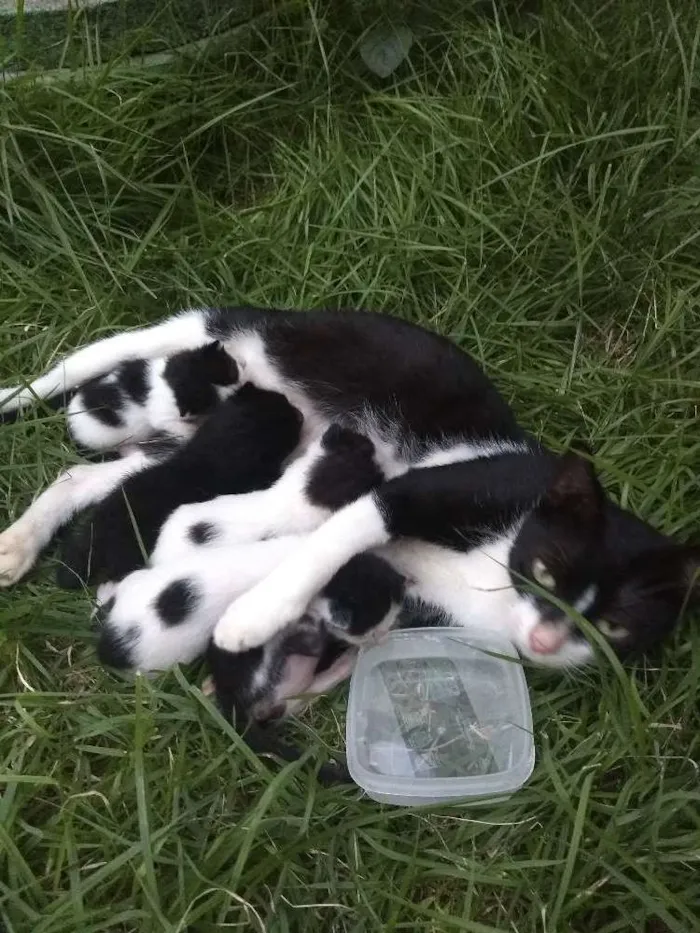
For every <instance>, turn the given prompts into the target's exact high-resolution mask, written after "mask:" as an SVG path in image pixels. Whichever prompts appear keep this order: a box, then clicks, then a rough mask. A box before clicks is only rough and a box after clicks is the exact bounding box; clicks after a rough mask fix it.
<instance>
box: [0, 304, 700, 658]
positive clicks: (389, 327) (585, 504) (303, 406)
mask: <svg viewBox="0 0 700 933" xmlns="http://www.w3.org/2000/svg"><path fill="white" fill-rule="evenodd" d="M212 340H218V341H221V342H222V344H223V346H224V347H225V349H226V351H227V352H228V353H229V354H230V355H231V356H232V357H233V358H234V360H235V361H236V363H237V365H238V369H239V372H240V379H241V381H243V382H246V381H248V382H252V383H254V384H255V385H257V386H260V387H261V388H266V389H273V390H277V391H279V392H282V393H284V394H285V395H286V396H287V397H288V398H289V399H290V401H291V402H292V403H293V404H294V405H295V406H296V407H297V408H298V409H299V410H300V411H301V412H302V413H303V415H304V419H305V437H304V443H303V445H302V448H301V449H300V450H299V451H298V454H299V456H300V457H302V458H303V457H304V451H305V449H306V447H309V446H310V445H311V447H313V445H312V444H311V442H312V441H314V440H317V439H318V437H319V436H320V435H321V434H322V432H323V431H324V430H325V429H326V428H327V427H328V426H329V425H330V424H331V423H332V422H334V421H340V422H343V423H346V424H348V423H349V424H351V425H352V426H353V427H355V428H356V429H358V430H360V431H362V432H363V433H365V434H366V435H368V436H369V437H370V438H371V440H372V441H373V442H374V444H375V448H376V450H377V459H378V461H379V464H380V466H381V468H382V470H383V473H384V475H385V476H386V477H387V480H386V481H385V482H384V483H382V484H380V485H379V486H377V487H376V488H375V489H374V490H373V491H372V492H371V493H370V494H368V495H366V496H363V497H362V498H360V499H358V500H356V501H355V502H353V503H351V504H350V505H347V506H344V507H343V508H341V509H340V510H338V511H336V512H334V514H332V515H331V514H330V513H331V512H332V511H333V502H334V499H335V498H336V497H335V495H334V492H335V491H334V490H333V489H332V488H329V487H327V486H325V487H324V484H323V481H322V478H321V480H319V478H318V475H317V474H316V473H314V474H313V475H314V477H315V479H314V483H313V484H310V482H309V481H307V480H308V476H310V475H312V474H311V473H309V474H308V476H307V478H306V479H305V473H304V470H303V468H302V469H300V468H299V463H297V465H296V467H295V471H294V475H295V476H296V477H298V479H297V480H295V481H294V482H286V483H285V477H283V478H282V480H280V481H279V483H278V484H276V485H275V486H273V487H272V488H271V489H270V490H268V491H264V492H258V493H250V494H248V495H245V496H236V497H227V501H226V502H225V503H222V502H217V503H216V504H215V505H209V504H207V503H204V504H202V505H197V506H188V507H186V512H185V519H183V518H182V516H179V517H178V513H175V516H174V517H173V519H174V520H179V521H180V524H182V521H183V520H184V521H185V523H187V522H189V521H192V522H194V521H205V520H211V521H216V520H225V521H226V523H227V525H229V527H231V526H234V527H240V529H241V537H242V538H245V537H249V538H255V537H265V536H270V535H274V534H281V533H291V532H297V531H303V532H310V533H309V534H308V536H307V537H306V539H305V540H304V543H303V545H301V546H300V547H299V548H298V550H297V551H296V552H295V553H294V554H293V555H290V556H289V557H287V558H286V559H285V560H284V561H283V562H282V563H281V564H280V566H279V567H277V568H276V569H275V570H273V571H272V573H271V574H270V575H269V576H268V577H267V578H266V579H265V580H263V581H262V583H260V584H258V585H257V586H255V587H254V588H253V589H252V590H250V591H249V592H247V593H246V594H244V595H243V596H241V597H240V598H239V599H238V600H236V602H234V603H233V604H232V605H231V606H230V607H229V609H228V610H227V611H226V613H225V614H224V615H223V617H222V618H221V620H220V621H219V623H218V625H217V627H216V630H215V633H214V640H215V643H216V644H217V645H218V646H219V647H221V648H223V649H226V650H229V651H241V650H245V649H248V648H251V647H254V646H256V645H259V644H262V643H264V642H266V641H267V640H268V639H269V638H271V637H272V636H273V635H274V634H275V633H276V632H277V631H279V630H280V629H281V628H283V627H284V626H285V625H286V624H288V623H289V622H292V621H294V620H296V619H298V618H299V617H300V616H301V615H302V614H303V612H304V610H305V608H306V606H307V605H308V603H309V602H310V600H311V599H312V598H313V597H314V596H315V595H316V594H317V593H318V592H319V591H320V589H321V588H322V587H323V586H324V585H325V584H326V583H327V582H328V581H329V580H330V578H331V577H332V576H333V574H334V573H335V572H336V571H337V570H338V569H339V568H340V567H341V566H342V565H343V564H345V563H346V561H348V560H349V559H350V558H351V557H352V556H353V555H354V554H356V553H359V552H361V551H363V550H366V549H369V548H380V547H381V548H382V552H383V553H384V554H385V556H386V557H387V558H388V559H389V561H390V562H391V563H392V564H394V565H395V566H396V568H397V569H399V570H400V571H401V572H402V573H403V574H404V575H405V576H406V577H407V579H408V580H409V581H410V592H411V593H412V594H413V595H414V596H416V597H418V598H420V599H422V600H424V601H425V602H427V603H430V604H432V605H435V606H438V607H440V608H442V609H443V610H445V611H446V612H448V613H449V614H450V615H451V616H452V617H453V619H454V620H455V621H456V622H457V623H460V622H461V623H463V624H469V625H474V624H476V625H479V626H485V627H492V628H497V629H499V630H501V631H503V632H505V633H506V634H507V635H508V637H510V638H511V640H512V641H513V642H514V643H515V644H516V646H517V647H518V648H519V650H520V651H521V653H522V654H523V655H525V656H527V657H529V658H532V659H534V660H537V661H538V662H540V663H543V664H549V665H555V666H563V665H566V664H576V663H583V662H585V661H586V660H588V659H589V658H590V657H591V656H592V648H591V646H590V645H589V644H588V643H587V641H586V640H585V639H584V637H583V635H582V634H581V631H580V629H579V627H578V625H577V624H576V622H575V621H572V618H570V616H572V615H573V619H574V620H575V619H576V617H577V614H581V615H584V616H585V617H586V618H587V619H588V620H589V621H590V622H592V623H593V624H594V625H595V626H596V627H597V628H598V630H599V632H600V633H601V635H602V636H603V637H605V638H607V639H608V640H609V641H610V642H611V644H612V645H613V647H614V648H615V649H616V650H617V651H618V652H619V653H620V654H623V655H624V654H627V653H630V652H633V651H636V650H646V649H648V648H650V647H651V646H653V645H654V644H655V643H656V642H658V641H659V640H661V638H663V636H664V635H666V634H667V633H668V632H669V631H670V630H671V629H672V627H673V626H674V624H675V623H676V621H677V620H678V618H679V616H680V615H681V613H682V611H683V609H684V608H685V605H686V603H687V602H688V601H689V599H690V598H691V597H692V596H693V595H694V593H693V589H694V586H693V585H694V581H695V576H696V571H697V569H698V566H699V565H700V560H699V558H700V552H699V551H698V549H696V548H693V547H688V546H684V545H679V544H675V543H674V542H672V541H671V540H670V539H669V538H667V537H665V536H664V535H662V534H660V533H659V532H657V531H655V530H654V529H652V528H651V527H649V526H648V525H647V524H645V523H644V522H642V521H640V520H639V519H637V518H635V517H634V516H632V515H631V514H629V513H627V512H625V511H623V510H621V509H620V508H618V507H617V506H615V505H614V504H613V503H611V502H610V501H609V500H608V499H607V498H606V497H605V495H604V493H603V491H602V489H601V487H600V485H599V483H598V481H597V479H596V477H595V474H594V471H593V469H592V467H591V466H590V464H589V463H588V462H587V461H586V460H584V459H583V458H581V457H579V456H577V455H575V454H567V455H565V456H563V457H560V456H557V455H555V454H554V453H552V452H551V451H548V450H546V449H545V448H543V447H542V446H541V445H540V444H539V443H538V442H537V441H535V440H534V439H532V438H531V437H529V436H528V435H527V434H526V432H525V431H524V430H523V429H522V428H521V427H520V426H519V425H518V424H517V422H516V420H515V417H514V415H513V413H512V411H511V410H510V408H509V407H508V405H507V404H506V403H505V401H504V400H503V399H502V398H501V396H500V395H499V393H498V391H497V390H496V388H495V387H494V386H493V384H492V383H491V382H490V380H489V379H488V378H487V377H486V376H485V374H484V373H483V372H482V371H481V369H480V368H479V367H478V366H477V364H476V363H475V362H474V361H473V360H472V359H471V358H470V357H469V356H468V355H467V354H466V353H464V352H463V351H461V350H460V349H458V348H457V347H456V346H454V345H453V344H452V343H450V342H449V341H448V340H446V339H444V338H442V337H439V336H437V335H435V334H432V333H429V332H427V331H425V330H423V329H422V328H419V327H417V326H414V325H411V324H408V323H406V322H404V321H402V320H400V319H397V318H393V317H389V316H384V315H379V314H368V313H362V312H336V311H313V312H286V311H272V310H259V309H254V308H221V309H206V310H193V311H188V312H185V313H183V314H181V315H178V316H176V317H174V318H172V319H170V320H167V321H165V322H163V323H161V324H158V325H156V326H154V327H151V328H147V329H143V330H137V331H132V332H128V333H124V334H120V335H118V336H115V337H112V338H108V339H106V340H101V341H99V342H97V343H95V344H93V345H91V346H87V347H84V348H82V349H80V350H78V351H77V352H76V353H75V354H73V355H72V356H70V357H68V358H67V359H66V360H65V361H63V362H62V363H60V364H59V365H58V366H56V367H55V368H54V369H53V370H51V371H50V372H49V373H48V374H46V375H45V376H43V377H41V378H39V379H38V380H36V381H35V382H34V383H32V384H31V385H30V386H29V387H28V388H27V389H21V390H20V389H7V390H4V391H3V392H2V394H0V406H1V407H2V410H14V409H17V408H20V407H22V406H24V405H26V404H27V403H28V402H30V401H31V400H32V399H34V398H35V397H37V396H39V397H51V396H54V395H56V394H59V393H62V392H64V391H67V390H70V389H72V388H74V387H76V386H78V385H80V384H82V383H84V382H85V381H87V380H88V379H91V378H94V377H96V376H99V375H102V374H104V373H106V372H109V371H110V370H112V369H114V368H115V367H116V366H117V365H118V364H120V363H122V362H124V361H125V360H129V359H136V358H142V357H147V358H155V357H164V356H168V355H170V354H172V353H175V352H178V351H181V350H186V349H193V348H195V347H199V346H202V345H204V344H206V343H209V342H211V341H212ZM309 456H311V454H309ZM300 462H301V464H302V467H303V459H302V460H301V461H300ZM110 466H111V465H109V464H107V465H105V467H106V468H109V467H110ZM105 475H107V474H106V473H105ZM110 476H113V477H114V478H113V479H108V480H107V485H108V484H109V483H111V484H112V485H117V484H118V483H119V482H120V481H121V480H122V479H123V476H121V477H120V476H119V474H118V471H116V472H115V471H114V470H112V474H110ZM107 491H108V490H107V489H106V488H105V489H104V493H105V494H106V492H107ZM78 498H79V497H78ZM329 515H330V517H328V516H329ZM20 521H21V519H20ZM44 531H45V529H44ZM167 531H168V527H167V526H166V528H165V529H164V532H163V533H164V534H165V533H167ZM8 536H9V537H8ZM25 537H26V531H25ZM17 547H26V548H27V549H28V551H29V552H31V551H32V547H33V543H32V542H31V541H29V542H27V541H26V540H25V541H24V542H22V541H20V540H18V538H17V536H16V535H15V537H14V538H13V537H12V529H10V530H9V532H6V533H5V535H3V536H0V573H2V571H3V563H10V564H11V563H12V561H13V555H12V549H13V548H17ZM16 563H17V561H16ZM19 563H21V562H19ZM23 566H26V561H24V563H23ZM11 578H12V574H6V579H11ZM567 606H570V607H573V609H574V610H575V611H574V613H573V614H572V613H570V612H568V611H567V609H566V607H567Z"/></svg>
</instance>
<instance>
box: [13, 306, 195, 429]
mask: <svg viewBox="0 0 700 933" xmlns="http://www.w3.org/2000/svg"><path fill="white" fill-rule="evenodd" d="M206 323H207V318H206V312H205V311H201V310H192V311H185V312H184V313H183V314H178V315H176V316H175V317H171V318H169V319H168V320H166V321H163V322H162V323H161V324H155V325H154V326H153V327H144V328H141V329H139V330H132V331H127V332H126V333H123V334H116V335H115V336H114V337H106V338H105V339H104V340H98V341H97V342H96V343H91V344H89V345H88V346H86V347H81V348H80V349H79V350H76V351H75V353H72V354H71V355H70V356H67V357H66V358H65V359H64V360H61V362H60V363H58V364H57V365H56V366H54V367H53V369H50V370H49V372H48V373H45V374H44V375H43V376H39V378H38V379H35V380H34V381H33V382H30V383H29V385H28V386H26V387H22V386H12V387H10V388H7V389H0V412H13V411H19V410H21V409H22V408H26V407H27V406H29V405H31V404H32V403H33V402H34V401H36V399H49V398H53V397H54V396H56V395H61V394H65V393H67V392H69V391H70V390H71V389H75V388H76V387H77V386H79V385H82V384H83V383H85V382H87V381H88V380H89V379H94V378H95V377H97V376H102V375H104V374H105V373H108V372H110V370H112V369H114V368H115V367H117V366H118V365H119V364H120V363H124V362H126V361H127V360H133V359H153V358H154V357H159V356H171V355H172V354H174V353H179V352H180V351H181V350H194V349H196V348H197V347H201V346H202V345H203V344H205V343H207V342H208V341H210V340H211V337H209V336H208V335H207V327H206Z"/></svg>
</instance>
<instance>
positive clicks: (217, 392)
mask: <svg viewBox="0 0 700 933" xmlns="http://www.w3.org/2000/svg"><path fill="white" fill-rule="evenodd" d="M237 383H238V367H237V365H236V362H235V360H233V359H232V358H231V357H230V356H229V355H228V353H226V351H225V350H224V349H223V347H222V346H221V344H220V343H219V342H218V341H213V342H211V343H208V344H205V345H204V346H203V347H200V348H198V349H195V350H183V351H181V352H179V353H174V354H173V355H172V356H169V357H161V358H156V359H152V360H148V359H133V360H127V361H125V362H124V363H121V364H120V365H119V366H117V367H116V369H114V370H112V371H111V372H109V373H107V374H106V375H103V376H98V377H97V378H95V379H91V380H89V381H88V382H86V383H84V384H83V385H81V387H80V388H79V389H78V391H77V392H76V393H75V395H74V396H73V398H72V399H71V401H70V403H69V405H68V410H67V420H68V431H69V433H70V435H71V437H72V438H73V440H74V441H75V442H76V443H77V444H78V445H79V446H80V447H83V448H87V449H88V450H96V451H101V450H114V449H116V448H119V447H123V446H124V445H126V444H129V445H132V444H138V443H139V442H140V441H145V440H149V439H150V438H152V437H153V436H154V435H159V434H160V435H166V436H169V437H174V438H181V439H187V438H189V437H191V436H192V434H193V433H194V431H195V429H196V427H197V425H198V424H199V423H200V422H201V420H202V418H203V417H205V416H206V415H207V414H209V413H210V412H211V411H212V410H213V409H214V408H215V407H216V405H218V404H219V402H220V401H222V400H223V399H225V398H228V397H229V396H230V395H231V394H232V393H233V392H234V391H235V388H236V385H237Z"/></svg>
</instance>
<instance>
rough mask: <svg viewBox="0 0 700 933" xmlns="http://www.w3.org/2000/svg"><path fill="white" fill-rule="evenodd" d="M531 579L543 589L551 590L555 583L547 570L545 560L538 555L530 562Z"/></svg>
mask: <svg viewBox="0 0 700 933" xmlns="http://www.w3.org/2000/svg"><path fill="white" fill-rule="evenodd" d="M532 579H533V580H534V581H535V583H538V584H539V585H540V586H541V587H543V588H544V589H545V590H553V589H554V588H555V586H556V585H557V581H556V580H555V579H554V576H553V575H552V573H551V572H550V571H549V570H547V567H546V565H545V562H544V561H543V560H542V559H541V558H540V557H536V558H535V559H534V560H533V562H532Z"/></svg>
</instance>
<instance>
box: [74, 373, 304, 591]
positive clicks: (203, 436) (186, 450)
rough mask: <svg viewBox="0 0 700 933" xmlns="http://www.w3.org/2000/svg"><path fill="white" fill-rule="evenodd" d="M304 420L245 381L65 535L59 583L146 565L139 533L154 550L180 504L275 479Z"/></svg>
mask: <svg viewBox="0 0 700 933" xmlns="http://www.w3.org/2000/svg"><path fill="white" fill-rule="evenodd" d="M301 420H302V419H301V415H300V414H299V412H298V411H297V410H296V409H295V408H294V407H293V406H292V405H290V404H289V402H288V401H287V400H286V399H285V398H284V396H282V395H280V394H278V393H276V392H266V391H263V390H261V389H256V388H255V387H254V386H252V385H246V386H244V387H243V388H242V389H241V390H240V391H239V392H238V393H237V394H236V395H235V396H234V397H233V398H231V399H228V400H227V401H226V402H223V403H222V404H221V405H220V406H219V408H217V409H216V410H215V412H214V414H213V415H212V416H211V417H210V418H209V419H207V420H206V421H205V422H204V424H203V425H202V426H201V427H200V428H199V430H198V431H197V432H196V434H195V435H194V437H193V438H192V440H191V441H190V442H189V443H188V444H186V445H185V446H184V447H182V448H180V449H179V450H177V451H176V452H175V454H173V456H172V457H170V459H168V460H166V461H164V462H162V463H157V464H155V465H154V466H152V467H149V468H148V469H146V470H144V471H143V472H141V473H136V474H135V475H133V476H131V477H129V479H128V480H127V481H126V483H124V485H123V486H122V488H120V489H117V490H116V491H115V492H113V493H112V494H111V495H109V496H107V498H106V499H104V500H103V501H102V502H101V503H100V504H99V505H98V506H97V507H96V508H95V509H94V511H93V514H92V517H91V520H89V521H88V522H87V523H83V524H82V525H81V526H79V527H78V529H77V530H75V531H73V533H72V534H69V535H68V536H67V537H66V540H65V544H64V547H63V552H62V555H61V560H62V563H61V565H59V570H58V574H57V579H58V582H59V585H61V586H64V587H66V588H75V587H76V586H78V585H79V581H80V580H84V581H86V582H90V583H93V582H95V583H97V582H104V581H107V580H113V581H116V580H120V579H122V578H123V577H125V576H126V574H127V573H130V572H131V571H132V570H136V569H138V568H139V567H141V566H143V563H144V558H143V554H142V551H141V547H140V544H139V535H140V537H141V541H142V542H143V545H144V548H145V550H146V553H148V552H149V551H150V550H151V549H152V548H153V546H154V544H155V542H156V539H157V537H158V532H159V531H160V529H161V527H162V525H163V523H164V522H165V520H166V519H167V518H168V516H169V515H170V514H171V512H173V511H174V509H176V508H177V507H178V506H179V505H184V504H185V503H189V502H205V501H207V500H209V499H212V498H214V497H215V496H220V495H225V494H231V493H244V492H252V491H254V490H256V489H264V488H266V487H268V486H270V485H271V484H272V483H273V482H274V481H275V480H276V479H278V477H279V475H280V470H281V465H282V462H283V460H284V459H285V458H286V457H287V456H288V455H289V454H291V452H292V451H293V450H294V448H295V447H296V445H297V443H298V441H299V436H300V430H301ZM127 502H128V506H127ZM132 514H133V516H134V519H135V521H136V527H137V528H138V532H139V534H137V533H136V530H135V528H134V523H133V521H132Z"/></svg>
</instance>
